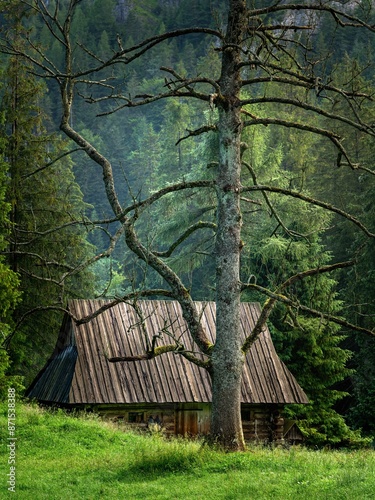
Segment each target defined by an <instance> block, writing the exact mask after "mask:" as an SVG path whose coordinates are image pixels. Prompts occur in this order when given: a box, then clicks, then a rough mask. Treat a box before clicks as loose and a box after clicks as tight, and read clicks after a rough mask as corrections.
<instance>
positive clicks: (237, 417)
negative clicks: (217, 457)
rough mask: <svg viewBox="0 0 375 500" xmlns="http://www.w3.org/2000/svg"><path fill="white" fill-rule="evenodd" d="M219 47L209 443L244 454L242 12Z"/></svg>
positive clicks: (234, 8) (240, 6) (236, 10)
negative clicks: (241, 329) (213, 442)
mask: <svg viewBox="0 0 375 500" xmlns="http://www.w3.org/2000/svg"><path fill="white" fill-rule="evenodd" d="M229 12H230V13H229V18H228V26H227V34H226V38H225V40H224V45H223V55H222V73H221V76H220V81H219V84H220V90H221V95H220V96H218V98H217V106H218V108H219V123H218V134H219V144H220V146H219V148H220V149H219V154H220V158H219V166H218V175H217V184H216V190H217V203H218V206H217V228H218V230H217V237H216V344H215V348H214V350H213V353H212V359H211V361H212V383H213V394H212V423H211V433H212V438H213V440H215V441H216V442H218V444H220V445H222V446H224V447H225V448H226V449H233V450H241V449H244V446H245V445H244V438H243V433H242V425H241V376H242V368H243V363H244V355H243V352H242V349H241V340H240V293H241V287H240V276H239V270H240V248H241V223H242V220H241V210H240V190H241V189H240V188H241V185H240V173H241V154H240V153H241V129H242V125H241V116H240V113H241V111H240V106H239V102H240V100H239V98H240V89H241V78H240V72H239V69H238V67H239V63H240V50H241V49H240V47H241V41H242V33H243V30H244V27H245V23H246V7H245V2H243V1H242V0H237V1H232V2H230V9H229Z"/></svg>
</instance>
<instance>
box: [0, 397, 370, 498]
mask: <svg viewBox="0 0 375 500" xmlns="http://www.w3.org/2000/svg"><path fill="white" fill-rule="evenodd" d="M0 435H1V441H2V447H1V456H0V498H8V497H9V498H16V499H18V498H21V499H28V500H29V499H32V500H39V499H48V500H50V499H51V500H55V499H56V500H57V499H68V498H69V499H98V498H103V499H104V498H106V499H107V498H108V499H126V500H128V499H131V500H133V499H207V500H210V499H212V500H214V499H215V500H216V499H228V500H229V499H236V500H238V499H268V498H269V499H271V498H272V499H283V500H286V499H296V500H297V499H298V500H303V499H309V500H313V499H340V500H344V499H348V500H357V499H358V500H359V499H360V500H364V499H374V498H375V493H374V492H375V452H374V451H371V450H361V451H356V452H353V451H350V452H343V451H341V452H339V451H323V450H321V451H309V450H306V449H303V448H301V449H300V448H291V449H290V450H285V449H279V448H276V449H273V450H272V449H267V448H254V449H252V450H249V451H248V452H246V453H239V454H225V453H220V452H217V451H213V450H211V449H209V448H207V447H202V445H201V443H199V442H190V441H185V440H171V441H165V440H164V439H163V438H160V437H158V436H145V435H139V434H134V433H129V432H123V431H122V430H119V429H117V428H116V427H115V426H112V425H110V424H106V423H104V422H101V421H100V420H98V419H95V418H92V417H91V418H90V417H84V418H75V417H72V416H66V415H65V414H64V413H63V412H61V411H60V412H56V413H50V412H45V411H42V410H40V409H39V408H37V407H34V406H27V405H19V406H18V408H17V420H16V437H17V449H16V474H17V475H16V493H11V492H8V491H7V487H8V485H7V476H6V474H7V473H8V472H9V465H8V456H9V450H8V449H7V447H6V445H7V443H8V442H9V441H8V437H9V435H8V427H7V418H6V407H5V405H2V406H0Z"/></svg>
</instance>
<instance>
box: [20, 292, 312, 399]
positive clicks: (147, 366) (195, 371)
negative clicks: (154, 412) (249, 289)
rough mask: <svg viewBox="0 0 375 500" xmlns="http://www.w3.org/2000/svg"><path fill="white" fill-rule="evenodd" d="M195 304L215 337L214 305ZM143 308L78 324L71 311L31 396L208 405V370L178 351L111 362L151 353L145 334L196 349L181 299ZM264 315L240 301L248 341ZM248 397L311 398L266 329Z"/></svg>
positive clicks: (249, 365) (74, 304)
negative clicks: (178, 301) (174, 340)
mask: <svg viewBox="0 0 375 500" xmlns="http://www.w3.org/2000/svg"><path fill="white" fill-rule="evenodd" d="M104 303H105V301H98V300H73V301H70V302H69V309H70V311H71V312H72V314H73V315H74V316H75V317H78V318H79V317H84V316H86V315H88V314H90V313H93V312H94V311H96V310H97V309H98V308H99V307H100V306H102V305H103V304H104ZM197 306H198V307H199V308H200V310H201V314H202V322H203V325H204V327H205V329H206V332H207V335H208V336H209V337H210V338H211V340H212V341H214V338H215V303H213V302H205V303H202V302H201V303H197ZM138 307H139V310H140V311H141V316H142V318H143V321H141V319H140V316H139V315H138V314H137V313H136V311H135V310H134V308H133V307H132V306H130V305H128V304H126V303H120V304H118V305H116V306H115V307H113V308H111V309H108V310H106V311H105V312H104V313H102V314H101V315H99V316H97V317H96V318H94V319H93V320H91V321H90V322H89V323H85V324H82V325H80V326H77V325H75V324H74V323H73V322H72V321H71V320H70V318H69V317H68V316H66V318H65V320H64V323H63V328H62V330H61V333H60V336H59V339H58V342H57V345H56V349H55V352H54V354H53V355H52V357H51V359H50V360H49V361H48V363H47V365H46V367H45V368H44V369H43V370H42V371H41V373H40V374H39V375H38V377H37V378H36V379H35V381H34V382H33V384H32V385H31V387H30V389H29V390H28V393H27V396H28V397H29V398H35V399H37V400H39V401H43V402H50V403H68V404H105V403H112V404H113V403H115V404H118V403H187V402H210V401H211V381H210V377H209V375H208V373H207V372H206V370H204V369H203V368H199V367H197V366H196V365H193V364H192V363H190V362H189V361H187V360H186V359H185V358H184V357H182V356H180V355H178V354H175V353H167V354H163V355H161V356H158V357H156V358H154V359H151V360H148V361H136V362H119V363H110V362H109V361H108V360H107V357H116V356H130V355H136V354H141V353H143V352H145V348H146V342H147V341H146V338H145V337H146V336H147V337H148V342H149V343H151V341H152V338H153V336H154V335H160V338H158V339H157V345H162V344H170V343H173V341H172V339H171V338H170V334H172V333H173V336H174V337H175V338H176V337H177V338H181V341H182V343H183V344H184V346H185V348H186V349H188V350H191V351H197V348H196V347H194V344H193V343H192V341H191V339H190V336H189V334H188V331H187V326H186V323H185V321H184V319H183V318H182V313H181V309H180V306H179V304H178V303H177V302H174V301H154V300H150V301H147V300H144V301H139V302H138ZM259 313H260V307H259V305H258V304H254V303H242V304H241V326H242V331H243V336H244V338H245V336H246V335H247V334H248V333H249V332H251V330H252V329H253V327H254V325H255V322H256V319H257V318H258V316H259ZM142 323H143V326H144V327H142ZM74 356H75V362H74ZM242 402H243V403H253V404H263V403H269V404H287V403H307V402H308V400H307V397H306V395H305V393H304V392H303V390H302V389H301V387H300V386H299V385H298V383H297V381H296V379H295V378H294V377H293V375H292V374H291V373H290V371H289V370H288V369H287V367H286V366H285V365H284V363H283V362H282V361H281V360H280V358H279V357H278V356H277V354H276V351H275V348H274V346H273V343H272V340H271V336H270V332H269V330H268V328H265V329H264V331H263V332H262V334H261V335H260V337H259V338H258V339H257V341H256V342H255V343H254V344H253V345H252V347H251V349H250V352H249V354H248V355H247V356H246V361H245V365H244V371H243V380H242Z"/></svg>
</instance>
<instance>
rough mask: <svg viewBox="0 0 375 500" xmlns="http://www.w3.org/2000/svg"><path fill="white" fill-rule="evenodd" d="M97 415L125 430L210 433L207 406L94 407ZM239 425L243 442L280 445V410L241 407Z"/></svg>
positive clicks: (281, 440)
mask: <svg viewBox="0 0 375 500" xmlns="http://www.w3.org/2000/svg"><path fill="white" fill-rule="evenodd" d="M93 409H94V410H95V411H96V412H98V413H99V415H101V416H103V417H104V418H107V419H110V420H113V421H115V422H120V423H121V422H123V423H124V425H126V427H128V428H133V429H139V430H148V431H159V430H160V431H163V433H164V434H165V435H166V436H173V435H178V436H185V437H192V436H205V435H207V434H208V433H209V432H210V420H211V410H210V405H209V404H196V403H184V404H170V405H144V404H139V405H97V406H95V407H94V408H93ZM242 425H243V431H244V437H245V440H246V441H253V442H257V443H269V442H274V443H276V444H277V443H282V442H283V435H284V419H283V417H282V415H281V408H279V407H276V408H274V407H269V406H268V407H267V406H266V405H246V406H244V405H243V407H242Z"/></svg>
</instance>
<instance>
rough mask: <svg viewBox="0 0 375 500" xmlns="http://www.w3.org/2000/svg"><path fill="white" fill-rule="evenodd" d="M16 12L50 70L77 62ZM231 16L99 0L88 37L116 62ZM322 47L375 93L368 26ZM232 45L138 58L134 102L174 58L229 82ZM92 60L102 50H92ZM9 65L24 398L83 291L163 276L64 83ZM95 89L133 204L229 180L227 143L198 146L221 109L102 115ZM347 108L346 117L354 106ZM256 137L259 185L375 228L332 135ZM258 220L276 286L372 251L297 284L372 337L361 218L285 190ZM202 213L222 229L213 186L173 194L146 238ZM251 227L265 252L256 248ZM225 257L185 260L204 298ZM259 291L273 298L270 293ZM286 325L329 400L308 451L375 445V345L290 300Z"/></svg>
mask: <svg viewBox="0 0 375 500" xmlns="http://www.w3.org/2000/svg"><path fill="white" fill-rule="evenodd" d="M6 3H7V6H8V9H7V14H5V10H3V15H2V17H1V26H2V29H3V31H6V30H8V29H11V30H12V32H13V33H14V37H15V42H16V43H18V42H17V36H18V35H17V34H19V35H21V34H23V33H24V30H31V29H32V28H33V29H35V30H36V32H37V33H38V39H39V42H40V43H41V44H42V46H44V47H47V48H48V50H47V54H48V56H49V58H50V60H52V61H55V64H56V65H59V60H61V58H62V57H63V56H62V53H61V47H60V45H59V44H58V43H57V42H54V43H51V39H50V33H49V31H48V28H47V27H46V26H45V25H38V24H37V23H36V20H35V19H34V18H33V16H29V15H22V16H21V10H20V4H22V2H21V3H20V2H16V1H15V2H6ZM262 3H264V2H262ZM9 5H11V7H12V8H9ZM348 8H351V6H350V2H349V6H348ZM355 8H358V9H360V8H361V7H355ZM224 11H225V2H220V1H219V2H199V1H197V0H195V1H194V0H188V1H186V0H174V1H162V0H159V1H158V0H148V1H147V0H144V1H139V2H130V1H129V2H127V1H124V0H123V1H115V0H102V1H99V0H96V1H94V0H93V1H91V0H86V1H83V2H81V3H80V5H79V7H78V9H77V15H76V16H75V18H74V22H73V26H72V29H73V35H74V34H76V35H75V36H76V37H77V40H78V39H80V40H84V41H85V47H86V48H87V50H88V51H90V52H91V53H95V54H97V56H98V57H100V58H105V57H108V56H110V55H111V53H112V50H113V47H114V46H116V44H117V43H118V39H119V38H121V40H122V43H123V44H124V46H131V45H134V44H136V43H137V42H139V41H140V40H142V39H145V38H148V37H151V36H153V35H155V34H160V33H163V32H165V31H167V30H169V29H177V28H184V27H188V26H198V25H200V26H214V27H215V26H217V25H218V24H220V22H222V19H223V13H224ZM19 43H22V36H20V37H19ZM311 43H313V44H314V48H315V51H316V52H317V53H318V54H320V69H321V74H322V75H323V76H322V78H323V80H325V82H327V81H329V78H330V77H331V75H333V74H334V75H335V77H336V78H338V79H339V80H340V81H341V84H342V86H343V88H351V89H355V90H356V91H358V92H359V91H361V92H363V93H367V94H373V92H374V89H373V82H374V67H373V64H372V63H373V60H374V57H373V56H374V54H373V46H372V45H371V42H370V41H369V38H368V36H367V34H366V32H365V31H358V30H355V29H354V28H353V29H350V28H345V29H341V28H340V26H338V25H337V24H336V23H335V22H334V21H333V20H331V21H330V20H329V19H328V18H327V19H325V21H324V22H322V23H320V24H318V26H317V29H316V32H315V34H314V36H313V38H312V40H311ZM215 49H216V47H215V46H214V45H212V42H208V41H207V40H206V39H204V38H202V37H201V36H199V35H197V34H195V35H194V34H192V35H190V36H188V37H187V38H185V39H184V41H182V40H179V39H176V40H173V39H172V40H171V41H169V42H166V43H165V44H163V45H160V46H158V47H157V48H155V49H154V50H153V51H150V52H149V53H148V54H147V57H146V58H143V59H139V60H136V61H134V64H132V66H131V71H127V72H126V74H124V75H123V79H124V81H125V84H126V89H127V92H128V94H129V95H132V96H134V95H136V94H137V92H138V91H139V88H142V92H143V95H147V94H148V93H149V94H150V95H151V94H152V93H153V89H154V88H155V86H156V85H157V84H158V83H160V78H161V77H160V72H159V67H160V66H161V65H164V66H170V67H174V68H176V71H177V72H178V73H179V74H185V73H196V74H200V72H203V69H205V70H206V69H207V68H210V70H211V72H212V73H213V74H215V72H216V74H217V72H218V68H219V57H220V56H219V54H218V52H217V50H215ZM87 57H88V58H90V57H91V55H90V53H89V52H88V53H87ZM61 63H62V61H61ZM112 71H118V72H119V73H118V74H116V75H114V76H116V77H117V78H118V77H119V76H122V75H121V71H122V70H121V68H119V69H118V70H116V69H115V70H114V69H110V70H108V77H111V76H112V74H111V72H112ZM1 73H2V82H3V83H2V87H1V89H0V92H1V124H0V126H1V139H0V140H1V142H0V147H1V158H0V161H1V173H0V203H1V212H0V221H1V227H0V250H1V252H2V257H1V261H0V276H1V283H0V299H1V300H0V313H1V314H0V318H1V319H0V327H1V333H2V337H3V347H4V349H2V350H1V351H0V356H1V358H0V363H1V370H2V371H1V388H2V392H3V393H4V394H5V393H6V388H7V386H8V385H9V384H13V385H14V384H16V383H17V384H19V387H20V390H21V386H27V385H28V384H29V383H30V382H31V380H32V379H33V377H34V376H35V375H36V373H37V372H38V370H39V369H40V368H41V367H42V366H43V364H44V362H45V361H46V359H47V358H48V357H49V355H50V353H51V352H52V349H53V347H54V344H55V341H56V337H57V333H58V331H59V327H60V324H61V318H62V310H63V309H64V307H65V305H66V300H67V299H68V298H94V297H118V296H122V295H124V294H126V293H128V292H130V291H131V290H133V289H135V288H137V287H139V286H140V285H142V284H144V286H147V287H151V286H154V287H157V286H158V285H159V284H160V283H159V281H160V278H158V276H157V275H156V274H155V273H153V272H152V271H150V269H148V268H147V267H145V266H143V265H142V264H141V263H140V261H139V260H138V259H137V258H135V257H134V256H133V255H132V254H131V253H130V252H129V251H128V250H127V249H126V246H125V244H124V243H123V242H122V241H121V239H120V238H118V237H117V233H116V231H115V230H113V229H112V225H111V223H110V221H111V215H110V214H111V211H110V207H109V205H108V202H107V201H106V196H105V193H104V187H103V183H102V179H101V176H100V174H98V175H97V176H96V175H94V174H93V173H92V171H91V170H89V166H88V164H87V160H86V159H85V157H84V155H83V154H82V152H80V151H79V150H78V149H77V148H74V147H72V145H71V144H68V143H67V142H66V140H64V139H63V138H61V137H60V135H59V133H58V122H59V116H60V112H61V109H60V108H59V104H58V102H59V99H58V97H57V95H56V91H57V89H56V87H55V86H54V85H53V84H52V82H51V84H49V82H48V81H47V82H46V83H44V84H41V83H40V81H39V80H38V79H37V78H36V77H35V76H34V75H33V74H32V72H31V71H30V67H28V65H27V64H26V63H25V62H24V61H21V60H20V58H18V57H15V56H14V57H10V56H7V55H3V56H2V57H1ZM89 89H90V92H91V93H92V94H91V95H92V96H93V98H95V99H96V100H97V99H98V98H99V99H100V96H101V94H100V92H101V90H100V89H99V90H98V89H97V88H90V86H89ZM258 92H259V94H258V95H259V96H261V95H264V94H265V93H266V92H267V90H266V87H265V86H264V87H263V88H262V86H261V85H260V86H259V88H258ZM287 92H288V89H287V88H285V89H282V88H281V87H280V98H282V97H287ZM87 95H88V94H87V87H85V97H86V98H84V97H83V96H82V99H81V101H79V100H78V101H77V105H76V106H75V108H74V116H73V120H74V122H75V127H76V128H77V129H78V130H80V131H81V132H84V133H85V134H86V137H89V138H90V140H91V141H92V142H93V143H95V144H96V145H99V146H100V147H101V149H102V150H103V151H105V153H106V155H107V156H108V157H109V158H110V159H111V162H112V164H113V165H114V166H115V167H116V171H115V177H116V185H117V189H118V190H119V197H120V199H122V200H124V203H126V202H131V201H132V200H136V199H137V198H138V197H139V196H142V197H146V196H147V195H149V194H150V193H152V192H153V191H155V190H157V189H159V188H161V187H163V186H165V185H166V184H168V182H170V183H172V182H176V181H178V180H186V181H189V180H192V179H194V178H195V177H196V175H197V173H199V174H200V177H201V178H206V179H210V178H211V176H212V171H213V169H214V168H215V164H214V163H213V160H214V158H215V151H216V150H217V144H216V141H215V136H214V135H213V136H210V135H208V134H207V135H204V136H200V137H190V138H189V140H181V139H183V138H184V137H185V136H186V135H187V134H188V132H187V131H189V130H195V129H197V127H199V126H201V122H202V117H204V120H205V122H206V125H207V127H209V126H211V125H212V124H213V123H214V122H215V119H216V114H215V113H216V111H215V109H213V108H211V107H210V106H207V105H203V104H200V103H195V104H194V106H193V107H192V105H191V103H189V104H188V103H187V101H186V100H184V99H183V98H181V99H179V101H176V100H170V101H168V100H165V101H158V102H155V103H153V104H151V105H150V106H148V107H147V108H145V107H134V108H130V109H124V110H120V111H118V112H117V113H114V114H112V113H111V114H107V112H108V110H109V108H108V104H107V103H106V101H103V102H100V101H99V102H98V103H96V104H95V106H94V105H92V106H91V107H90V106H87ZM252 97H255V96H252ZM316 98H317V99H320V100H323V101H326V105H327V110H329V109H332V108H333V109H335V110H337V107H338V106H340V103H335V102H331V101H330V99H328V98H327V99H326V98H325V96H324V93H323V94H320V95H319V90H318V89H317V96H316ZM252 111H253V112H256V113H257V114H261V113H262V106H261V104H259V105H252ZM275 111H276V112H278V113H279V115H280V116H281V117H282V116H286V115H290V114H291V113H293V114H294V115H295V118H296V120H298V119H301V117H302V116H303V115H302V111H301V116H298V113H299V111H298V110H297V109H296V108H291V107H290V108H288V107H283V108H282V110H281V108H280V106H278V105H277V104H275ZM340 111H342V112H343V113H345V109H342V110H340ZM98 115H102V116H100V117H98ZM366 115H367V116H366V118H367V121H368V122H371V120H374V121H373V122H372V123H374V122H375V117H374V105H373V103H372V102H369V103H367V104H366ZM302 119H303V118H302ZM326 119H327V118H326V117H324V116H321V117H320V118H319V120H320V121H321V122H320V123H319V124H317V125H320V126H321V127H322V128H324V125H325V120H326ZM344 128H345V124H343V123H340V124H338V125H337V132H338V133H339V132H341V133H342V132H344V130H343V129H344ZM202 137H203V140H202ZM349 137H350V139H349V141H350V144H348V143H346V147H349V148H350V149H351V150H352V151H354V152H355V158H356V161H358V163H361V164H363V165H366V166H367V168H368V169H369V170H371V169H372V170H373V162H374V157H375V154H374V153H375V147H374V142H373V141H371V140H370V139H369V138H365V137H364V136H363V135H361V134H360V133H359V132H358V134H355V133H351V134H350V135H349ZM244 141H245V142H247V143H248V144H250V145H251V146H250V148H249V149H248V150H247V151H246V153H245V156H244V158H245V160H246V163H247V164H248V165H249V168H248V169H247V170H246V171H245V172H244V176H247V177H251V176H252V169H253V168H256V171H257V176H258V182H261V183H264V184H266V183H267V182H270V181H271V180H277V181H278V182H279V183H280V185H281V186H284V187H285V188H289V189H294V190H297V191H299V192H301V193H304V194H305V195H306V196H312V197H314V198H318V199H324V200H325V201H326V202H327V203H330V204H332V205H334V206H336V207H340V208H342V209H343V210H344V211H346V212H350V210H351V208H353V209H355V211H356V213H357V214H358V213H359V214H360V220H361V221H362V222H363V223H364V224H365V225H367V226H368V227H371V226H373V221H374V204H373V201H372V200H373V199H374V194H375V192H374V191H375V190H374V176H373V175H371V173H370V172H368V173H366V171H363V170H361V171H358V170H356V169H351V168H349V167H348V166H345V165H341V166H340V167H338V165H337V153H335V152H334V150H333V148H330V146H329V145H328V144H327V142H326V141H324V140H322V139H321V138H319V137H317V136H311V137H310V138H309V139H308V140H306V137H305V136H304V138H303V140H301V132H300V131H298V130H292V129H288V130H285V129H280V128H277V127H275V126H272V125H269V126H267V127H251V128H249V129H247V130H246V131H245V132H244ZM124 158H126V164H127V166H126V172H125V170H124V168H123V165H124ZM327 165H330V168H327ZM88 172H90V173H89V174H88ZM275 214H278V215H279V217H276V215H275ZM243 217H244V228H243V239H244V247H243V251H242V254H241V260H242V274H243V275H242V277H241V278H242V281H243V282H245V283H246V282H256V283H258V284H260V285H262V286H265V287H269V288H272V284H273V283H278V282H280V280H281V281H283V279H286V278H288V277H289V276H290V275H291V274H295V273H296V272H298V271H300V270H303V269H306V268H316V267H318V266H323V265H326V264H328V263H331V262H333V261H335V262H336V261H339V262H343V261H345V260H347V259H349V258H351V257H352V255H353V253H357V255H358V261H357V263H356V265H355V266H353V267H352V269H351V271H350V272H349V273H347V272H346V273H340V272H336V273H335V274H331V275H316V276H315V277H313V278H311V279H309V280H306V281H304V282H303V283H302V282H301V283H297V284H296V285H295V287H296V291H295V292H296V294H297V292H298V295H299V297H303V299H304V302H305V303H306V304H308V305H309V306H310V307H312V308H315V309H319V308H322V309H323V310H326V311H327V310H328V311H331V312H333V313H335V314H338V315H340V314H342V315H343V316H345V317H347V318H350V321H351V323H353V324H357V325H359V326H362V327H363V328H367V329H369V330H371V329H372V328H373V327H374V314H375V301H374V295H375V290H374V286H373V280H374V273H375V266H374V264H375V250H374V245H373V243H371V242H370V243H367V242H366V240H365V238H364V236H363V234H362V233H360V232H359V231H356V230H355V229H354V227H353V225H351V224H350V223H349V221H347V220H345V219H344V218H342V217H340V216H338V215H330V216H327V214H325V213H323V212H322V211H321V210H319V209H318V208H316V207H312V206H309V205H303V204H301V203H300V201H298V200H293V199H290V198H288V199H286V198H278V197H275V196H273V195H271V194H270V195H269V197H268V202H265V200H264V198H263V197H262V195H259V197H258V195H254V198H253V199H252V200H248V203H246V206H245V209H244V210H243ZM202 218H204V219H205V220H206V221H210V220H214V200H210V198H209V197H207V193H206V194H205V196H203V195H200V196H192V195H191V194H190V193H189V194H186V195H184V196H182V197H181V194H179V195H178V196H174V195H170V196H169V197H168V198H167V199H166V201H165V202H164V203H160V204H159V205H155V206H154V208H153V210H152V212H151V211H150V213H148V214H147V217H146V218H145V217H143V219H142V224H143V226H142V228H141V233H142V235H143V237H144V238H145V239H148V240H149V241H152V240H153V239H155V238H156V237H158V238H159V239H160V238H161V239H162V241H163V243H164V245H165V248H167V249H168V248H169V247H170V245H171V244H172V243H173V242H174V240H175V233H176V228H180V227H189V226H191V225H193V224H195V223H197V222H198V221H200V220H202ZM281 221H282V223H281ZM286 229H287V230H286ZM250 231H251V246H250V245H249V244H246V235H247V232H250ZM205 234H206V233H205ZM301 235H302V236H301ZM117 239H118V241H117ZM114 243H116V245H115V244H114ZM213 250H214V234H213V232H212V234H211V233H207V237H206V238H204V239H202V238H201V237H200V235H198V234H197V233H194V234H192V235H191V236H190V238H189V239H187V240H186V241H185V242H184V243H183V244H181V245H180V246H179V247H178V248H177V249H176V250H175V251H174V252H172V253H171V256H170V258H169V264H170V265H171V266H172V267H173V269H175V270H176V271H178V273H179V274H180V275H181V276H182V278H183V281H184V283H186V286H187V287H188V288H189V289H190V290H191V293H192V296H193V298H194V299H195V300H213V299H214V276H215V271H214V259H213ZM243 298H244V299H245V300H251V301H253V300H257V301H260V302H262V301H264V297H262V296H260V295H258V294H256V293H247V295H246V296H244V297H243ZM270 327H271V331H272V335H273V340H274V343H275V345H276V349H277V351H278V353H279V355H280V356H281V358H282V359H283V360H284V362H285V363H286V364H287V366H288V367H289V369H290V370H291V371H292V372H293V373H294V374H295V375H296V376H297V378H298V381H299V383H300V384H301V385H302V387H303V388H304V390H305V391H306V393H307V395H308V396H309V399H310V401H311V405H309V406H308V407H306V408H303V409H300V408H297V409H296V408H290V409H289V410H288V412H289V415H290V416H292V417H293V418H296V419H298V421H299V423H300V426H301V428H302V430H303V431H304V432H305V434H306V437H307V439H308V442H310V443H313V444H319V445H321V444H327V443H328V444H332V445H336V444H337V445H338V444H340V445H350V444H358V443H360V442H361V439H360V436H359V433H358V432H355V431H356V430H359V429H361V430H362V435H368V436H374V433H375V411H374V410H375V341H374V339H373V338H372V337H369V336H366V335H364V334H361V333H356V332H354V331H350V330H349V329H347V328H341V329H338V327H337V326H333V325H332V324H330V323H328V322H326V321H323V320H322V319H316V318H315V319H311V318H298V321H294V320H293V318H292V317H291V312H290V311H289V310H288V309H287V308H286V307H285V306H284V305H279V306H277V308H276V309H275V310H274V312H273V314H272V316H271V318H270Z"/></svg>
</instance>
